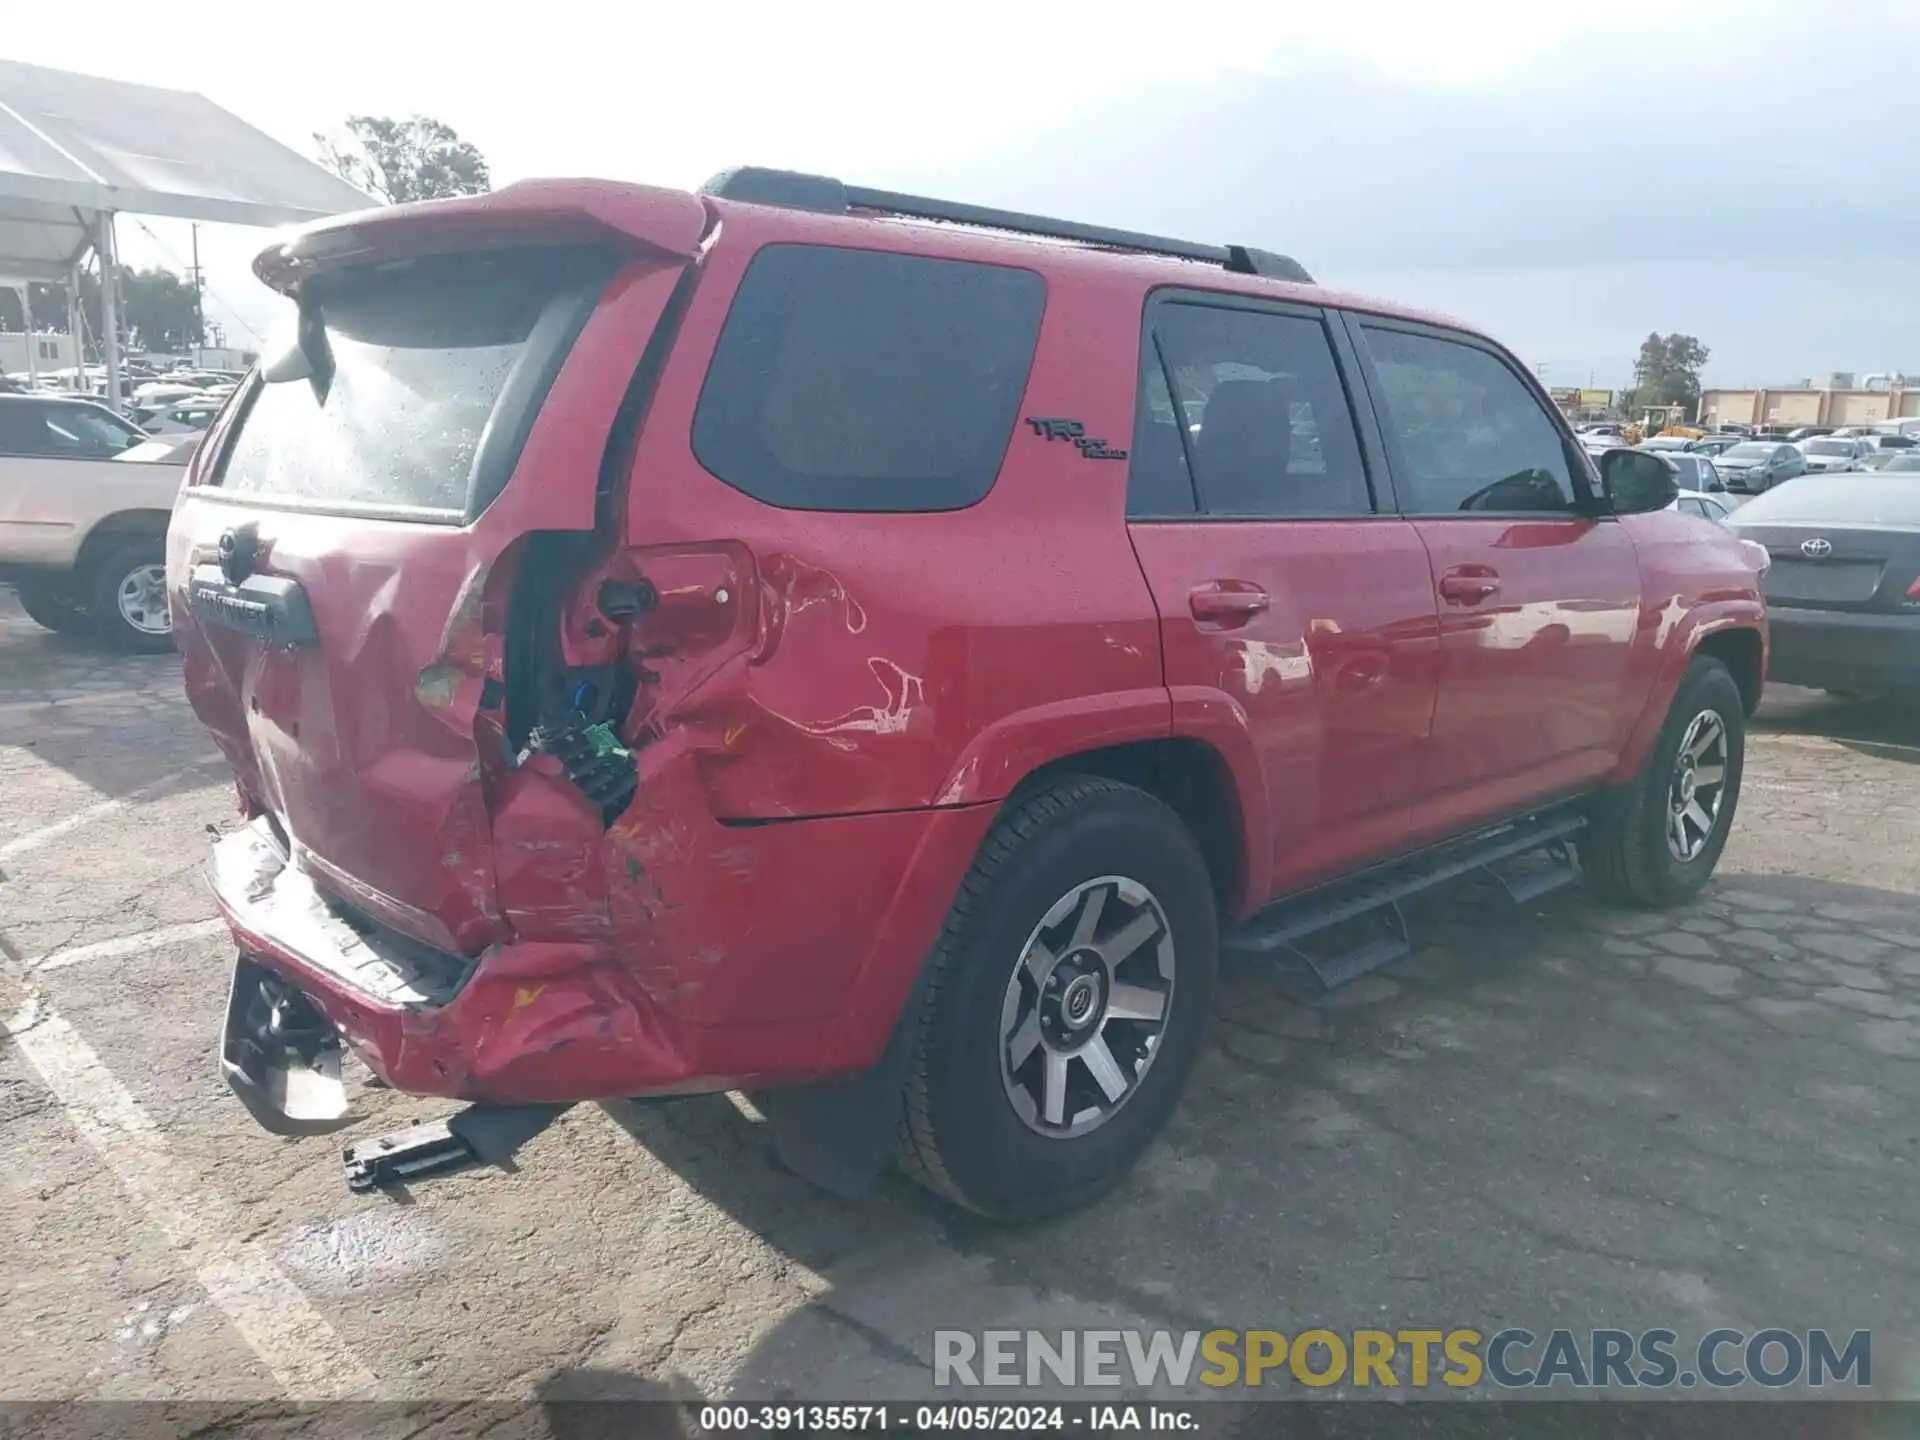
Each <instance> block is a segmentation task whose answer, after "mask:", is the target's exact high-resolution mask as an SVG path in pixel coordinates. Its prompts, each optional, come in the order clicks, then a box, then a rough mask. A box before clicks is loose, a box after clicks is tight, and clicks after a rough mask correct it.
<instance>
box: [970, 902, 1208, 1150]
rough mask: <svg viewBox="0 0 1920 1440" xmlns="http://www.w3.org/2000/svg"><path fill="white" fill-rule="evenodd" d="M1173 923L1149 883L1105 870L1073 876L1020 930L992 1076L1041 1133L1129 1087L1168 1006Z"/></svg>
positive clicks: (1123, 1097) (1059, 1128) (1104, 1113)
mask: <svg viewBox="0 0 1920 1440" xmlns="http://www.w3.org/2000/svg"><path fill="white" fill-rule="evenodd" d="M1174 970H1175V961H1174V946H1173V931H1172V928H1171V927H1170V926H1169V925H1168V923H1167V916H1166V912H1165V910H1164V909H1162V908H1161V905H1160V902H1159V900H1158V899H1156V898H1155V896H1154V894H1153V892H1152V891H1151V890H1149V889H1148V888H1147V887H1146V886H1144V885H1142V884H1140V883H1139V882H1138V881H1135V880H1130V879H1127V878H1125V877H1124V876H1119V875H1105V876H1102V877H1100V878H1099V879H1097V880H1088V881H1085V882H1084V883H1082V884H1080V885H1077V886H1075V887H1074V888H1073V889H1072V890H1070V891H1068V892H1067V893H1066V894H1065V895H1063V896H1061V897H1060V899H1058V900H1057V901H1055V902H1054V904H1053V905H1052V906H1051V907H1050V908H1049V909H1048V911H1047V913H1046V915H1045V916H1043V917H1042V918H1041V921H1040V923H1039V924H1038V925H1036V926H1035V927H1034V929H1033V933H1032V934H1031V935H1029V936H1028V937H1027V943H1026V945H1025V947H1024V948H1023V949H1022V950H1021V952H1020V957H1019V961H1018V963H1017V964H1016V965H1015V966H1014V969H1013V974H1012V975H1011V976H1010V977H1009V978H1008V980H1007V988H1006V995H1005V998H1004V1000H1003V1002H1002V1005H1001V1017H1000V1079H1001V1083H1002V1085H1003V1086H1004V1087H1005V1089H1006V1094H1007V1099H1008V1101H1009V1102H1010V1103H1011V1104H1012V1105H1013V1109H1014V1112H1015V1113H1016V1114H1017V1115H1019V1117H1020V1119H1021V1120H1022V1121H1023V1122H1024V1123H1025V1124H1026V1126H1027V1128H1028V1129H1030V1130H1032V1131H1034V1132H1035V1133H1036V1134H1039V1135H1044V1136H1046V1137H1048V1138H1049V1139H1072V1138H1074V1137H1076V1136H1080V1135H1085V1134H1086V1133H1088V1132H1089V1131H1091V1130H1094V1129H1096V1128H1098V1127H1099V1126H1101V1125H1103V1124H1105V1123H1106V1122H1107V1121H1108V1120H1110V1119H1112V1118H1113V1116H1114V1115H1115V1113H1117V1112H1118V1111H1119V1109H1120V1107H1121V1106H1123V1105H1125V1104H1126V1103H1127V1101H1129V1100H1131V1099H1132V1098H1133V1097H1134V1095H1136V1094H1137V1093H1139V1089H1140V1085H1141V1082H1142V1081H1143V1080H1144V1079H1145V1078H1146V1074H1147V1069H1148V1067H1149V1066H1150V1065H1151V1064H1152V1063H1153V1059H1154V1056H1155V1054H1156V1053H1157V1051H1158V1049H1159V1046H1160V1044H1161V1041H1162V1039H1163V1037H1164V1036H1165V1034H1166V1028H1167V1020H1168V1017H1169V1016H1170V1015H1171V1013H1172V1009H1173V990H1174Z"/></svg>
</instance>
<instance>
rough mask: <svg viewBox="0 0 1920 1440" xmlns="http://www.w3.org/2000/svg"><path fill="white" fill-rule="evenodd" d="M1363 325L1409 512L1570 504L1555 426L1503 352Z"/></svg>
mask: <svg viewBox="0 0 1920 1440" xmlns="http://www.w3.org/2000/svg"><path fill="white" fill-rule="evenodd" d="M1363 329H1364V331H1365V333H1366V337H1367V349H1368V352H1369V353H1370V355H1371V357H1372V360H1373V367H1374V372H1375V374H1377V375H1378V377H1379V381H1380V399H1381V400H1382V401H1383V402H1384V410H1385V413H1384V414H1383V415H1382V416H1381V419H1382V421H1383V422H1384V423H1385V425H1386V428H1387V432H1388V435H1389V438H1390V441H1391V442H1392V443H1393V445H1394V447H1395V450H1396V452H1397V453H1396V455H1395V465H1396V467H1397V469H1396V478H1398V479H1399V480H1400V485H1399V488H1400V490H1401V492H1402V493H1401V498H1402V501H1403V503H1404V504H1405V506H1406V508H1407V510H1408V512H1409V513H1411V514H1419V515H1452V514H1457V513H1459V512H1461V511H1495V512H1503V511H1514V512H1532V511H1559V512H1565V511H1569V510H1571V509H1573V508H1574V505H1575V503H1576V495H1577V492H1576V491H1575V489H1574V484H1573V474H1572V470H1571V467H1570V465H1569V463H1568V459H1567V452H1566V447H1565V446H1564V445H1563V444H1562V442H1561V437H1560V431H1559V429H1558V428H1557V427H1556V426H1555V425H1554V423H1553V421H1552V420H1551V419H1549V418H1548V416H1547V413H1546V410H1545V409H1544V408H1543V407H1542V406H1541V404H1540V402H1539V401H1537V400H1535V399H1534V397H1533V394H1532V393H1531V392H1530V391H1529V390H1528V389H1527V387H1526V386H1525V385H1524V384H1523V383H1522V382H1521V380H1520V378H1519V376H1517V375H1515V374H1514V373H1513V371H1511V370H1510V369H1508V368H1507V366H1506V365H1505V364H1504V363H1503V362H1502V361H1501V360H1500V359H1499V358H1498V357H1497V356H1495V355H1494V354H1492V353H1491V352H1489V351H1486V350H1482V349H1480V348H1479V347H1478V346H1476V345H1469V344H1465V343H1462V342H1459V341H1454V340H1442V339H1439V338H1437V337H1435V336H1431V335H1419V334H1413V333H1410V332H1407V331H1404V330H1392V329H1387V328H1385V327H1381V326H1373V325H1365V326H1363Z"/></svg>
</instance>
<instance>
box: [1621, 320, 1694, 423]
mask: <svg viewBox="0 0 1920 1440" xmlns="http://www.w3.org/2000/svg"><path fill="white" fill-rule="evenodd" d="M1711 353H1712V352H1711V351H1709V350H1708V349H1707V347H1706V346H1704V345H1702V344H1701V343H1700V342H1699V341H1698V340H1697V339H1695V338H1694V337H1693V336H1691V335H1681V334H1678V333H1676V334H1672V335H1662V334H1660V333H1659V332H1658V331H1656V332H1654V333H1653V334H1651V335H1649V336H1647V338H1646V339H1645V340H1643V341H1641V342H1640V355H1639V358H1638V359H1636V360H1635V361H1634V362H1633V389H1632V390H1631V391H1630V392H1629V393H1628V395H1627V405H1628V408H1629V409H1639V408H1641V407H1643V406H1648V405H1673V404H1681V405H1685V406H1686V407H1687V408H1688V409H1690V410H1691V409H1693V408H1695V407H1696V406H1698V404H1699V403H1700V369H1701V367H1702V366H1704V365H1705V364H1706V363H1707V357H1708V355H1710V354H1711Z"/></svg>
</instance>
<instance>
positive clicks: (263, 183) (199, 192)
mask: <svg viewBox="0 0 1920 1440" xmlns="http://www.w3.org/2000/svg"><path fill="white" fill-rule="evenodd" d="M374 203H375V202H374V201H373V200H372V199H371V198H370V197H369V196H367V195H364V194H362V193H361V192H360V191H358V190H356V189H354V188H353V186H351V185H349V184H347V183H346V181H344V180H341V179H340V178H338V177H337V176H335V175H333V174H331V173H329V172H328V171H326V170H323V169H322V168H321V167H320V166H319V165H317V164H315V163H314V162H313V161H311V160H309V159H307V158H306V157H305V156H302V155H300V154H298V153H297V152H295V151H293V150H290V149H288V148H287V147H286V146H284V145H282V144H281V143H280V142H279V141H277V140H275V139H273V138H272V137H271V136H269V135H266V134H264V133H263V132H261V131H259V130H256V129H254V128H253V126H251V125H249V124H247V122H246V121H244V120H242V119H240V117H239V116H237V115H233V114H230V113H228V112H227V111H225V110H222V109H221V108H220V107H219V106H218V105H215V104H214V103H213V102H212V101H210V100H208V99H206V98H205V97H204V96H201V95H195V94H191V93H189V92H187V91H184V90H163V89H161V88H159V87H157V86H152V85H131V84H127V83H125V82H123V81H118V80H103V79H100V78H98V77H97V76H92V75H76V74H73V73H71V72H70V71H66V70H48V69H44V68H42V67H41V66H38V65H21V64H17V63H15V62H14V61H10V60H0V284H6V283H15V284H19V285H21V286H22V288H23V292H24V284H25V282H29V281H41V282H46V283H51V284H58V285H64V286H66V287H67V291H68V305H69V309H70V310H71V309H72V308H73V307H74V304H75V296H76V294H77V276H78V272H79V268H80V267H81V266H82V265H83V264H84V263H85V262H86V260H87V258H88V256H89V255H90V254H91V255H92V256H93V257H94V258H95V259H97V260H98V261H99V262H100V274H101V281H102V286H101V294H102V310H103V312H104V314H103V319H104V321H105V322H106V323H105V325H104V327H103V328H104V330H105V334H104V335H103V336H102V339H103V340H104V342H105V349H106V361H107V389H108V398H109V400H110V401H112V402H114V403H118V401H119V398H120V363H119V320H118V315H119V303H118V300H119V297H118V293H117V291H118V286H117V283H116V281H117V273H118V272H117V266H116V263H115V260H116V257H115V252H114V245H113V217H114V215H115V214H116V213H118V212H120V211H126V212H127V213H128V214H135V215H162V216H168V217H172V218H175V219H182V220H201V221H207V222H210V223H216V224H227V225H261V226H277V225H294V224H301V223H304V222H306V221H309V220H317V219H320V218H321V217H323V216H327V215H338V214H341V213H343V212H345V211H348V210H361V209H365V208H366V207H368V206H370V205H372V204H374ZM29 327H31V317H29Z"/></svg>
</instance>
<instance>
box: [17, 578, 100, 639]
mask: <svg viewBox="0 0 1920 1440" xmlns="http://www.w3.org/2000/svg"><path fill="white" fill-rule="evenodd" d="M13 588H14V592H15V593H16V594H17V595H19V597H20V608H21V609H22V610H24V611H26V612H27V617H28V618H29V619H30V620H32V621H33V622H34V623H35V624H36V625H41V626H44V627H45V628H46V629H48V630H51V631H53V632H54V633H55V634H59V635H69V634H72V633H73V632H74V631H76V630H81V629H84V628H85V627H86V623H87V612H86V611H85V610H84V609H83V608H81V605H80V601H79V598H78V597H77V596H76V595H75V594H74V591H73V589H72V587H71V586H70V585H69V584H68V583H67V581H66V578H65V577H64V576H62V577H58V578H56V577H54V576H51V575H49V576H46V577H40V576H34V577H32V578H29V579H23V580H20V581H17V582H16V583H15V585H14V587H13Z"/></svg>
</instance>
